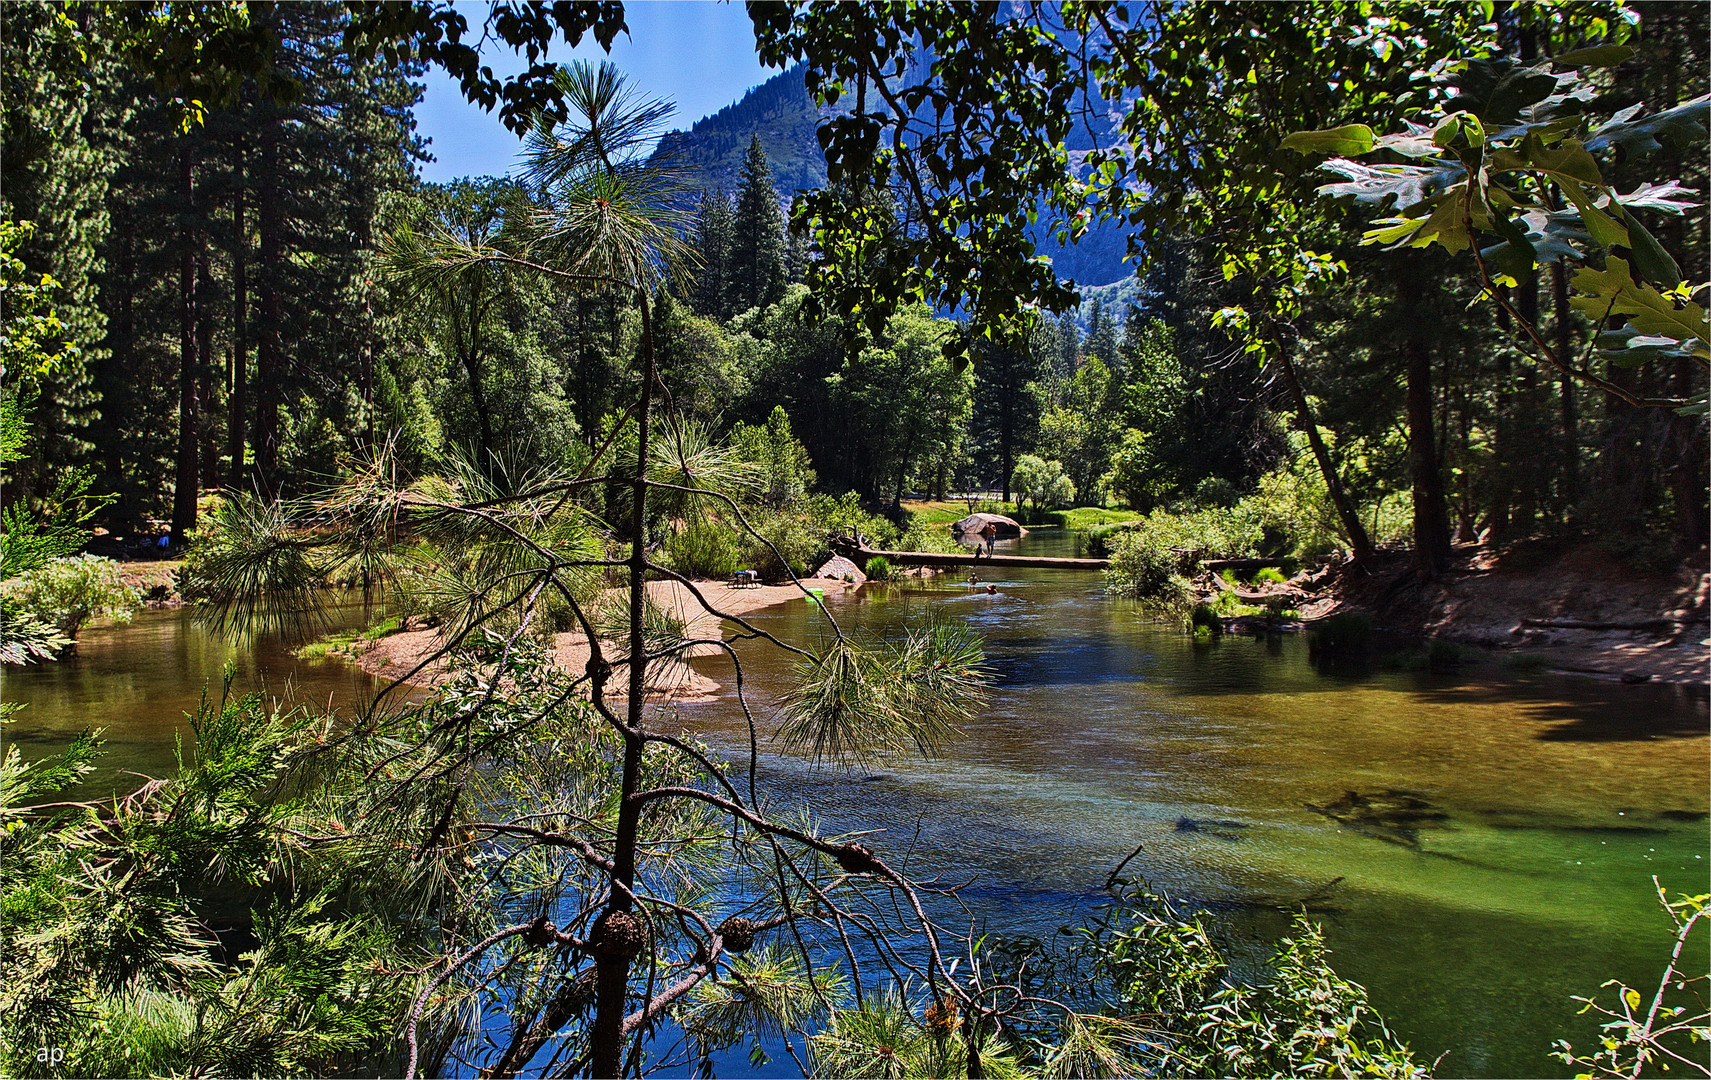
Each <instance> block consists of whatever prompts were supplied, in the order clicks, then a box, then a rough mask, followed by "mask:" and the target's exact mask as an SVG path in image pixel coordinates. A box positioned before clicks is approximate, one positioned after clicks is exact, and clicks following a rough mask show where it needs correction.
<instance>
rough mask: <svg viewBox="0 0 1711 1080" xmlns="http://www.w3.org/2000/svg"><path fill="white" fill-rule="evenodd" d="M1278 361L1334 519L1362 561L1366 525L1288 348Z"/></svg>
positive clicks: (1367, 548)
mask: <svg viewBox="0 0 1711 1080" xmlns="http://www.w3.org/2000/svg"><path fill="white" fill-rule="evenodd" d="M1277 362H1278V367H1279V368H1280V369H1282V371H1283V381H1284V382H1285V383H1287V384H1288V385H1289V393H1290V396H1291V397H1293V398H1294V399H1295V408H1296V412H1297V415H1298V416H1299V417H1300V420H1301V426H1302V428H1303V429H1304V430H1305V431H1306V432H1307V443H1308V445H1309V446H1311V447H1312V448H1313V460H1314V461H1317V462H1318V463H1319V471H1320V472H1321V473H1323V474H1324V477H1325V487H1326V488H1327V489H1328V490H1329V492H1330V495H1331V505H1333V506H1335V507H1336V509H1337V519H1338V520H1339V521H1341V522H1342V523H1343V531H1344V532H1346V533H1347V534H1348V537H1349V546H1350V547H1351V548H1352V549H1353V550H1354V557H1355V558H1356V559H1357V560H1361V561H1364V560H1366V559H1370V558H1372V540H1371V539H1370V538H1369V537H1368V536H1367V533H1366V526H1364V525H1362V524H1361V520H1360V515H1359V514H1357V513H1355V508H1354V504H1353V503H1351V502H1349V496H1348V493H1347V492H1345V491H1344V490H1343V482H1342V480H1341V479H1340V478H1339V477H1338V476H1337V468H1336V466H1335V465H1333V464H1332V463H1331V453H1330V451H1329V450H1327V449H1325V440H1324V439H1323V438H1321V437H1320V435H1319V423H1318V421H1316V420H1315V419H1314V418H1313V409H1312V407H1311V406H1310V405H1308V404H1307V392H1306V391H1305V390H1303V389H1302V388H1301V380H1300V378H1298V377H1297V376H1296V374H1295V364H1294V362H1293V361H1291V360H1290V359H1289V353H1288V351H1287V349H1281V350H1279V352H1278V354H1277Z"/></svg>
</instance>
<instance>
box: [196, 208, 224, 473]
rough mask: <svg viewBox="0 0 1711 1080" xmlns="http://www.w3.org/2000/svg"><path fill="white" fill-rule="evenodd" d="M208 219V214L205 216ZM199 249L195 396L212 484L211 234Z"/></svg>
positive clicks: (216, 469)
mask: <svg viewBox="0 0 1711 1080" xmlns="http://www.w3.org/2000/svg"><path fill="white" fill-rule="evenodd" d="M204 220H206V218H204ZM196 247H197V251H196V357H197V361H198V363H197V365H196V399H197V402H198V405H197V411H198V415H199V419H200V423H198V425H197V441H198V442H199V443H200V444H201V447H200V451H199V452H200V453H201V455H202V476H201V480H202V483H203V484H204V485H206V486H207V487H210V488H214V487H218V486H219V485H220V440H219V432H218V431H217V430H216V427H217V424H216V421H215V417H216V416H218V412H217V411H216V410H215V407H214V405H215V403H214V387H213V381H214V274H213V271H212V269H211V268H210V267H209V265H208V234H207V233H206V232H203V233H202V234H201V235H200V237H199V238H198V240H197V244H196Z"/></svg>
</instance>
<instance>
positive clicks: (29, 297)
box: [0, 221, 76, 461]
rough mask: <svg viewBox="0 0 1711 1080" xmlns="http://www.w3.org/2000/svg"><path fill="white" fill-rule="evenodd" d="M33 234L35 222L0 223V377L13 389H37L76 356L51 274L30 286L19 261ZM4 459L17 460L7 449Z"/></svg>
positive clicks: (14, 453)
mask: <svg viewBox="0 0 1711 1080" xmlns="http://www.w3.org/2000/svg"><path fill="white" fill-rule="evenodd" d="M34 232H35V223H34V222H30V221H0V309H4V311H5V313H6V314H5V328H4V332H3V333H0V373H3V374H4V376H5V378H6V379H7V380H8V381H9V382H11V383H13V384H14V385H15V384H16V382H17V380H24V381H25V382H27V383H31V384H36V383H39V382H40V381H41V380H42V379H44V378H46V377H47V376H49V375H51V374H52V373H53V371H54V369H55V368H56V367H58V366H59V363H60V361H61V360H62V359H63V358H65V357H67V356H69V355H71V354H73V353H75V352H76V346H75V345H72V344H70V343H68V342H66V341H65V340H64V338H63V334H64V332H65V327H64V325H63V324H62V323H61V322H60V321H59V316H58V315H56V314H55V313H54V309H53V293H54V291H55V290H56V289H58V288H59V287H60V284H59V282H57V281H55V280H54V279H53V275H52V274H42V275H41V276H40V277H39V278H37V279H36V280H34V281H32V280H31V278H30V275H29V273H28V271H27V268H26V267H25V266H24V261H23V260H22V259H20V258H19V257H18V251H19V249H20V248H21V247H22V246H23V244H24V242H25V241H26V240H28V239H29V237H30V236H31V234H33V233H34ZM8 454H9V455H11V456H8V457H7V458H6V460H8V461H15V460H17V458H16V451H15V450H10V449H9V450H8Z"/></svg>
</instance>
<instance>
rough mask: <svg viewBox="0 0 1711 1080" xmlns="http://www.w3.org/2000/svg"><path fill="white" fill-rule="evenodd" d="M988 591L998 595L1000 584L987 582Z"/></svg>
mask: <svg viewBox="0 0 1711 1080" xmlns="http://www.w3.org/2000/svg"><path fill="white" fill-rule="evenodd" d="M986 591H987V592H989V593H991V594H992V595H994V596H996V595H998V586H996V585H994V584H992V583H991V582H987V583H986Z"/></svg>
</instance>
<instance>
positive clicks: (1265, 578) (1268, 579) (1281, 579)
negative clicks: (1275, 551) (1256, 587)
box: [1254, 566, 1289, 585]
mask: <svg viewBox="0 0 1711 1080" xmlns="http://www.w3.org/2000/svg"><path fill="white" fill-rule="evenodd" d="M1288 580H1289V579H1288V578H1287V577H1285V576H1284V574H1283V571H1282V570H1279V569H1278V568H1277V567H1275V566H1262V567H1260V568H1259V569H1258V570H1255V571H1254V583H1255V584H1269V585H1282V584H1284V583H1286V582H1287V581H1288Z"/></svg>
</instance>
